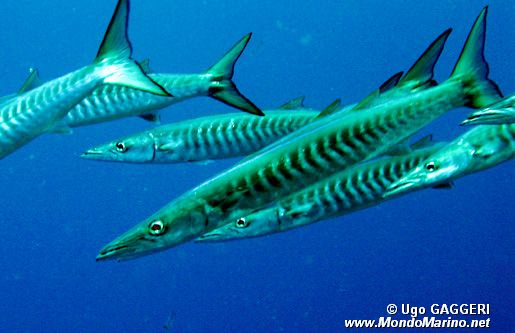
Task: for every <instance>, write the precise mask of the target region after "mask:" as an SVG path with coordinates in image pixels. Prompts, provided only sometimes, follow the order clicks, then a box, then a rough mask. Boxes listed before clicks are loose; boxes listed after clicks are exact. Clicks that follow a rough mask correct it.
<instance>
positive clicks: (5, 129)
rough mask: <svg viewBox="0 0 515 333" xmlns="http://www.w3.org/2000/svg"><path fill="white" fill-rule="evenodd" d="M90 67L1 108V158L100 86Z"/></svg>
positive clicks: (49, 126)
mask: <svg viewBox="0 0 515 333" xmlns="http://www.w3.org/2000/svg"><path fill="white" fill-rule="evenodd" d="M103 79H104V77H102V76H100V75H98V73H96V72H95V71H94V68H92V66H88V67H84V68H82V69H80V70H77V71H75V72H72V73H70V74H68V75H65V76H63V77H60V78H58V79H55V80H52V81H50V82H47V83H45V84H44V85H42V86H40V87H38V88H35V89H33V90H30V91H28V92H26V93H24V94H22V95H19V96H17V97H14V98H12V99H10V100H9V101H7V102H6V103H4V104H2V105H1V106H0V158H3V157H5V156H6V155H8V154H9V153H11V152H13V151H14V150H16V149H17V148H19V147H20V146H22V145H23V144H25V143H27V142H29V141H30V140H32V139H34V138H35V137H37V136H38V135H40V134H42V133H44V132H46V131H48V130H50V129H51V128H52V127H53V126H54V124H55V122H56V121H57V120H59V119H60V118H62V117H64V116H65V115H66V113H67V112H68V110H70V108H72V107H73V106H74V105H75V104H77V103H78V102H79V101H80V100H82V99H83V98H84V97H85V96H87V95H89V94H90V93H91V92H92V91H93V90H94V89H95V88H96V87H97V86H99V85H100V84H102V81H103Z"/></svg>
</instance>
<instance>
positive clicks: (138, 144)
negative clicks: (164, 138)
mask: <svg viewBox="0 0 515 333" xmlns="http://www.w3.org/2000/svg"><path fill="white" fill-rule="evenodd" d="M80 157H82V158H85V159H89V160H97V161H108V162H130V163H146V162H151V161H153V160H154V158H155V143H154V138H153V137H152V135H150V134H149V133H147V132H145V133H143V134H142V135H136V136H132V137H126V138H122V139H119V140H115V141H111V142H108V143H105V144H102V145H99V146H96V147H93V148H91V149H88V150H86V151H85V152H84V153H82V154H81V155H80Z"/></svg>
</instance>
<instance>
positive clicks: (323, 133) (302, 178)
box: [184, 82, 465, 227]
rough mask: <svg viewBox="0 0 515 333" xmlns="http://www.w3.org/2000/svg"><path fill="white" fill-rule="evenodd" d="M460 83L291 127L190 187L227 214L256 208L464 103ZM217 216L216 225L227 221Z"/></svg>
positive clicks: (377, 152) (374, 152)
mask: <svg viewBox="0 0 515 333" xmlns="http://www.w3.org/2000/svg"><path fill="white" fill-rule="evenodd" d="M461 88H462V86H461V85H460V84H459V83H456V82H447V83H444V84H443V85H441V86H438V87H435V88H432V89H430V91H426V92H422V93H417V94H415V95H412V96H409V97H406V98H401V99H397V100H393V101H391V102H388V103H385V104H382V105H380V106H377V107H374V108H372V109H367V110H359V111H356V113H354V114H348V115H345V116H343V117H341V118H340V119H337V120H335V121H333V122H330V123H324V124H323V125H322V126H320V127H319V128H315V129H313V130H312V131H310V132H307V133H303V134H302V135H300V136H296V135H295V133H293V134H291V141H290V142H288V143H285V144H283V145H280V146H277V147H275V148H274V149H272V150H268V151H266V153H264V154H258V155H257V156H256V157H254V158H252V159H249V160H246V161H244V162H242V163H240V164H238V165H236V166H235V167H233V168H231V169H229V170H228V171H226V172H224V173H222V174H220V175H219V176H217V177H215V178H213V179H212V180H210V181H208V182H206V183H205V184H202V185H200V186H198V187H197V188H195V189H194V190H193V191H192V193H194V194H195V196H196V197H199V196H202V197H203V198H210V200H208V203H207V204H208V206H209V207H205V208H204V211H210V212H212V211H213V210H214V209H215V210H216V209H218V210H220V211H221V212H222V214H221V215H222V216H225V217H229V215H227V214H230V213H231V212H232V211H234V210H239V209H242V210H248V209H255V208H256V207H258V206H260V205H265V204H267V203H269V202H272V201H274V200H277V199H279V198H281V197H282V196H285V195H288V194H290V193H291V192H292V191H296V190H298V189H300V188H302V187H305V186H308V185H310V184H312V183H314V182H316V181H317V180H319V179H321V178H323V177H326V176H329V175H330V174H332V173H334V172H336V171H339V170H342V169H345V168H348V167H350V166H352V165H354V164H357V163H359V162H361V161H364V160H366V159H369V158H373V157H376V156H378V155H380V154H382V153H384V152H385V151H386V150H387V149H388V148H389V147H390V146H392V145H394V144H396V143H398V142H399V141H402V140H404V139H405V138H407V137H409V136H410V135H412V134H414V133H415V132H417V131H418V130H419V129H421V128H422V127H423V126H425V125H426V124H428V123H430V122H431V121H433V120H434V119H436V118H437V117H439V116H440V115H442V114H443V113H445V112H446V111H447V110H449V109H452V108H454V107H457V106H460V105H463V104H464V102H465V100H464V97H463V92H462V91H463V90H462V89H461ZM222 188H223V189H224V190H223V191H221V189H222ZM188 196H189V194H188V193H187V194H186V195H185V196H184V198H187V197H188ZM210 201H211V202H212V203H213V205H212V204H210V203H209V202H210ZM213 222H214V223H213V227H218V225H217V223H223V221H220V220H218V221H216V220H215V221H213Z"/></svg>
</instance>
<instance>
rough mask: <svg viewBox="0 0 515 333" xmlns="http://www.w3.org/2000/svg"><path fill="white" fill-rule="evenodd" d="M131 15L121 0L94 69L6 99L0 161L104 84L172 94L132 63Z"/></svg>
mask: <svg viewBox="0 0 515 333" xmlns="http://www.w3.org/2000/svg"><path fill="white" fill-rule="evenodd" d="M128 14H129V1H128V0H127V1H124V0H120V1H119V2H118V5H117V7H116V10H115V12H114V15H113V17H112V19H111V22H110V24H109V27H108V29H107V32H106V34H105V36H104V40H103V41H102V44H101V46H100V49H99V51H98V54H97V57H96V59H95V61H94V63H93V64H92V65H89V66H86V67H83V68H81V69H79V70H77V71H75V72H72V73H69V74H67V75H65V76H62V77H60V78H58V79H55V80H52V81H49V82H47V83H45V84H43V85H41V86H39V87H37V88H34V89H32V90H28V91H26V92H23V93H22V94H18V95H17V96H13V97H12V98H7V99H6V100H5V101H4V103H2V104H1V105H0V158H3V157H5V156H7V155H8V154H10V153H12V152H13V151H15V150H16V149H17V148H19V147H21V146H22V145H24V144H25V143H27V142H29V141H30V140H32V139H34V138H35V137H37V136H38V135H41V134H42V133H44V132H47V131H49V130H51V129H52V127H53V126H54V124H55V122H56V121H57V120H59V119H60V118H62V117H64V116H65V115H66V113H67V112H68V111H69V110H70V108H72V107H73V106H74V105H76V104H77V103H78V102H79V101H81V100H82V99H83V98H84V97H86V96H87V95H89V94H90V93H91V92H92V91H93V90H94V89H95V88H97V87H99V86H101V85H103V84H106V85H109V86H113V85H123V86H129V87H131V88H133V89H141V90H145V91H147V93H153V94H157V95H163V96H166V95H168V93H167V92H166V91H165V90H164V89H163V88H162V87H160V86H159V85H158V84H156V83H154V82H153V81H152V80H151V79H149V78H148V77H147V76H146V75H145V74H144V73H143V72H142V71H141V69H140V68H139V66H138V65H137V64H136V63H135V62H134V61H133V60H131V59H130V56H131V45H130V42H129V40H128V39H127V31H126V29H127V19H128ZM135 91H136V90H135Z"/></svg>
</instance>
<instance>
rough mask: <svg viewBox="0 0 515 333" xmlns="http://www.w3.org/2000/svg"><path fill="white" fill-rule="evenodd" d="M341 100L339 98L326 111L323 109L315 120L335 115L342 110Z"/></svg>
mask: <svg viewBox="0 0 515 333" xmlns="http://www.w3.org/2000/svg"><path fill="white" fill-rule="evenodd" d="M341 102H342V101H341V100H340V99H339V98H338V99H336V100H334V101H333V102H332V103H331V104H329V105H328V106H327V107H326V108H325V109H323V110H322V111H321V112H320V113H319V114H318V115H317V116H316V117H315V119H319V118H323V117H325V116H328V115H330V114H332V113H334V112H335V111H338V110H340V104H341Z"/></svg>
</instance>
